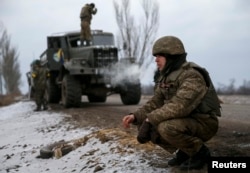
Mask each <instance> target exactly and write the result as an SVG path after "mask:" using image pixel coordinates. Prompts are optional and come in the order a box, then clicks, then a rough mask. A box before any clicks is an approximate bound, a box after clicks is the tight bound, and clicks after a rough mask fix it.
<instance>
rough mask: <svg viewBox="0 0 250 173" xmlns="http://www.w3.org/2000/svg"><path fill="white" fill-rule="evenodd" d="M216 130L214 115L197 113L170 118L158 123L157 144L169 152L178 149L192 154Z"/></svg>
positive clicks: (216, 120)
mask: <svg viewBox="0 0 250 173" xmlns="http://www.w3.org/2000/svg"><path fill="white" fill-rule="evenodd" d="M217 131H218V118H217V117H216V116H212V115H206V114H205V115H204V114H203V115H201V114H197V116H196V117H190V118H179V119H171V120H167V121H164V122H161V123H160V124H159V125H158V127H157V132H158V134H159V136H160V140H159V141H160V142H159V143H157V145H159V146H160V147H162V148H163V149H165V150H167V151H169V152H171V153H172V152H174V151H175V150H176V149H180V150H182V151H183V152H185V153H186V154H188V155H189V156H193V155H194V154H195V153H197V152H198V151H199V149H200V148H201V146H202V145H203V144H204V142H206V141H208V140H210V139H211V138H212V137H213V136H214V135H215V134H216V133H217Z"/></svg>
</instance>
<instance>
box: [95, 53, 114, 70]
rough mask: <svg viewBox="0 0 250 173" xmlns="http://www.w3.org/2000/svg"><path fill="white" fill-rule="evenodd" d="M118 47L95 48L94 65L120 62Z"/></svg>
mask: <svg viewBox="0 0 250 173" xmlns="http://www.w3.org/2000/svg"><path fill="white" fill-rule="evenodd" d="M117 54H118V52H117V48H95V49H94V67H95V68H100V67H106V66H109V65H111V64H114V63H116V62H118V56H117Z"/></svg>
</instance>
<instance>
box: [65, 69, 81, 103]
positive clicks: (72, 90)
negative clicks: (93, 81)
mask: <svg viewBox="0 0 250 173" xmlns="http://www.w3.org/2000/svg"><path fill="white" fill-rule="evenodd" d="M61 90H62V104H63V106H64V107H65V108H70V107H80V105H81V101H82V92H81V85H80V82H79V81H78V80H77V79H76V78H75V76H71V75H68V74H67V75H65V76H64V77H63V81H62V88H61Z"/></svg>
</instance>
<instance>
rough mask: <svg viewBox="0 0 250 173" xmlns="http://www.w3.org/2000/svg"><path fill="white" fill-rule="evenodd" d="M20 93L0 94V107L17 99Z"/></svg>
mask: <svg viewBox="0 0 250 173" xmlns="http://www.w3.org/2000/svg"><path fill="white" fill-rule="evenodd" d="M18 96H20V95H19V94H8V95H0V107H2V106H8V105H10V104H12V103H15V102H16V101H17V99H16V98H17V97H18Z"/></svg>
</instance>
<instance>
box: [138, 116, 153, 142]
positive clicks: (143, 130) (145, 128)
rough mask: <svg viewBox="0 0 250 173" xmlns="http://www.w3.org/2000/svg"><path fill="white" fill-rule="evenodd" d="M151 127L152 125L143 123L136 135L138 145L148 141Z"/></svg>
mask: <svg viewBox="0 0 250 173" xmlns="http://www.w3.org/2000/svg"><path fill="white" fill-rule="evenodd" d="M151 127H152V125H151V124H150V123H149V122H146V121H143V123H142V125H141V127H140V129H139V132H138V135H137V141H138V142H139V143H141V144H144V143H146V142H148V141H150V132H151Z"/></svg>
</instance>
